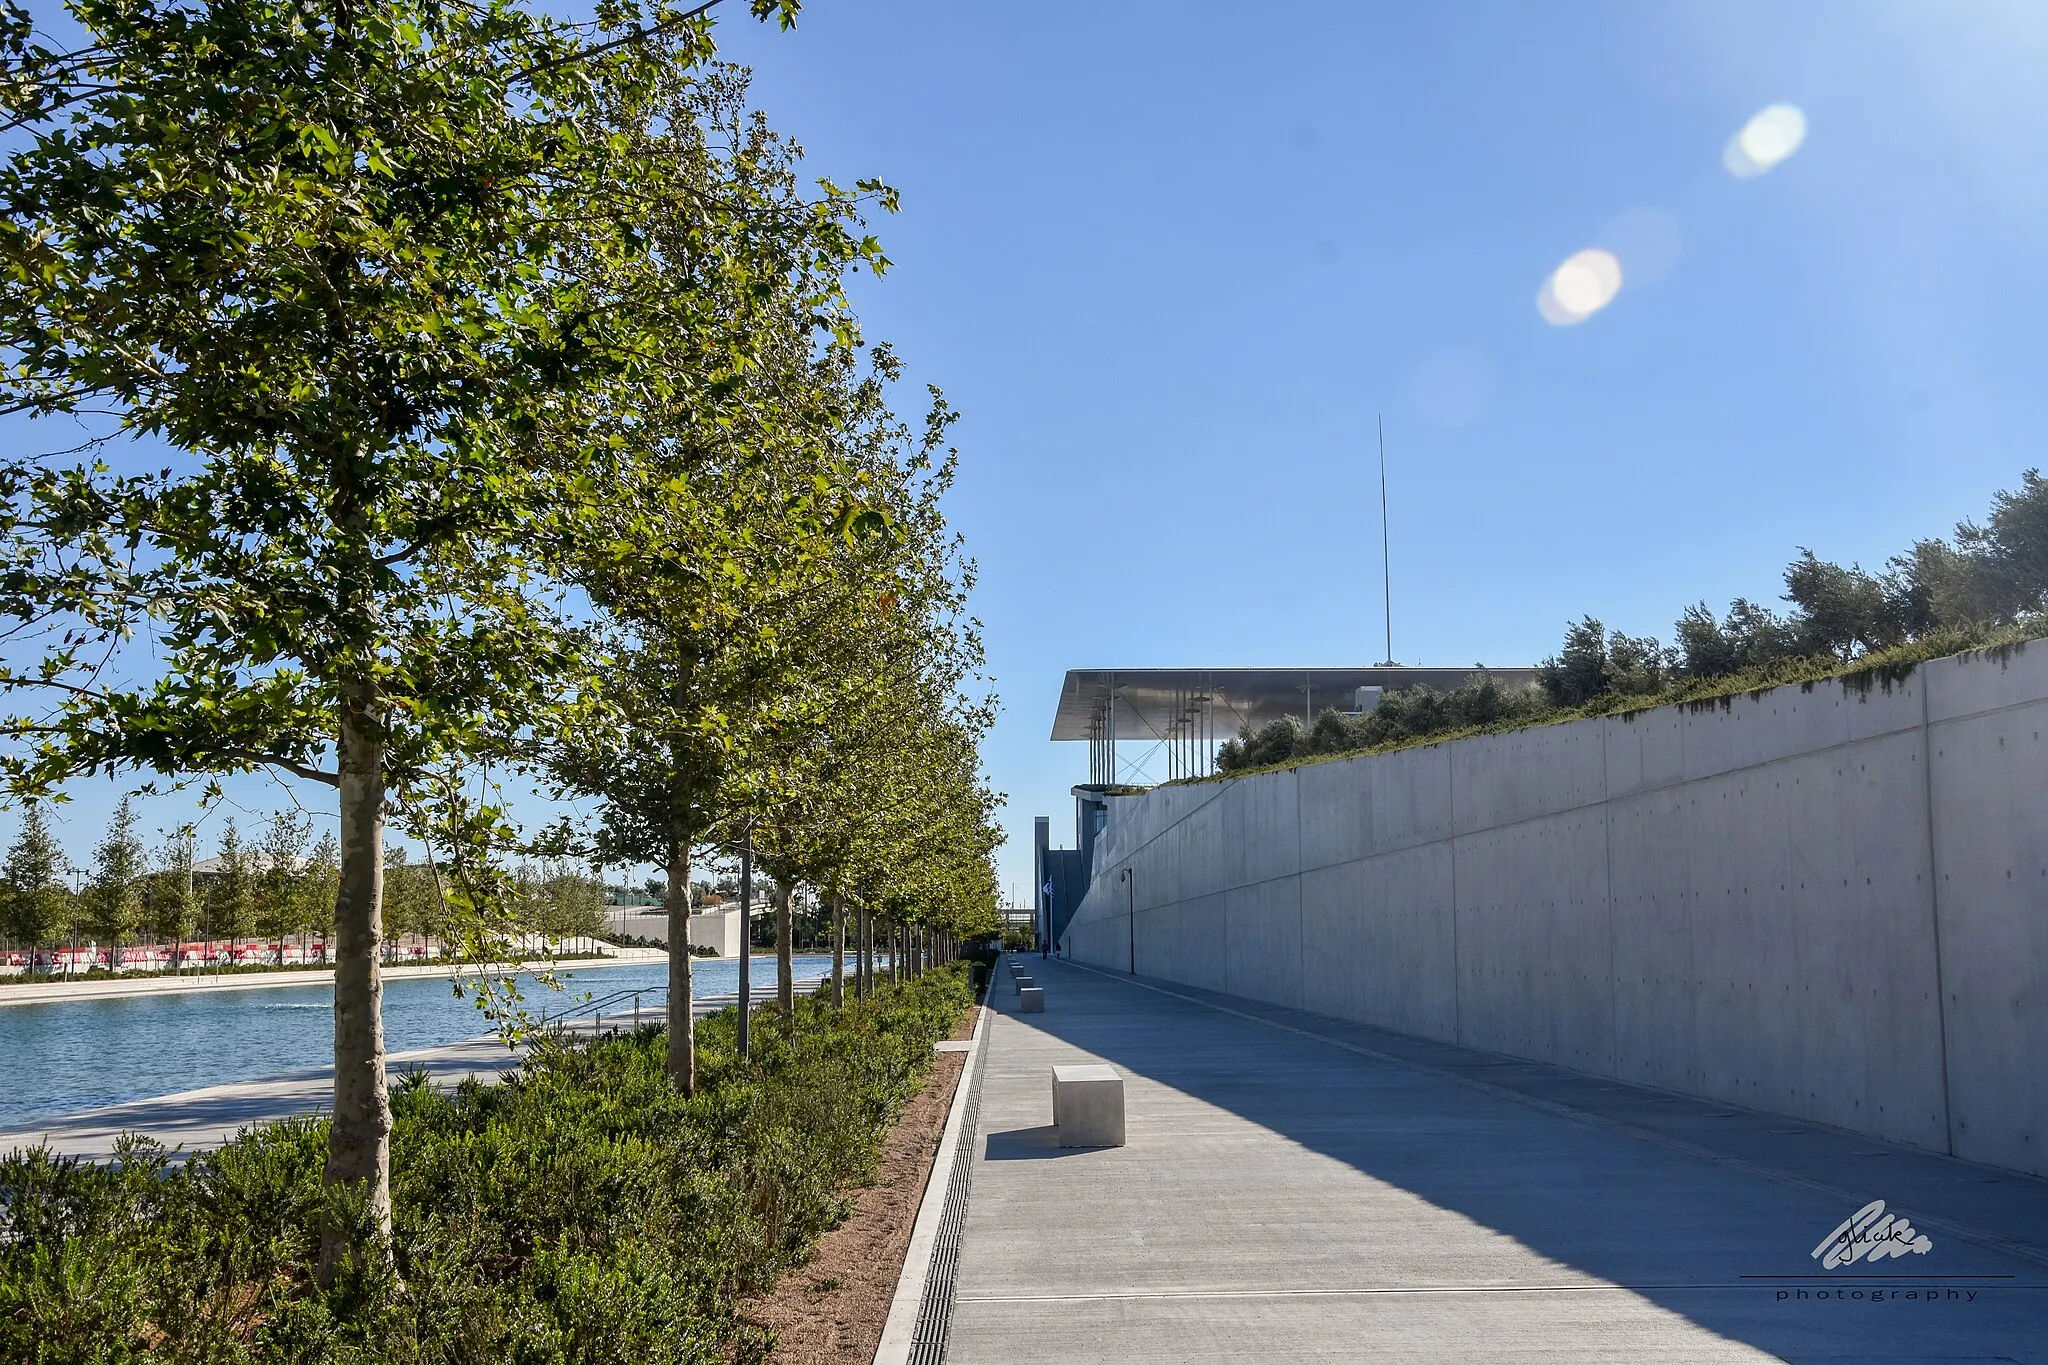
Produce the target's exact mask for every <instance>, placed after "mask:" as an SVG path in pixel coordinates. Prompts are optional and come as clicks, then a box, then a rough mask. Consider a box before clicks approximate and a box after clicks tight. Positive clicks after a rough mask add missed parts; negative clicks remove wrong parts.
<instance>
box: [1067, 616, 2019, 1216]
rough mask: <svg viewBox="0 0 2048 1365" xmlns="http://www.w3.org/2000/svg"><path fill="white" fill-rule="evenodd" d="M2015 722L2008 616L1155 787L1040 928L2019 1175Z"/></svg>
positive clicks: (1080, 942) (1143, 964)
mask: <svg viewBox="0 0 2048 1365" xmlns="http://www.w3.org/2000/svg"><path fill="white" fill-rule="evenodd" d="M2044 733H2048V643H2036V644H2035V645H2033V646H2032V647H2031V648H2028V649H2022V650H2016V651H2013V652H2011V653H2010V654H2009V655H2007V656H2006V657H2004V658H1999V657H1993V656H1986V655H1964V656H1959V657H1956V658H1950V659H1942V660H1937V661H1935V662H1933V663H1930V664H1926V665H1923V666H1921V667H1920V668H1919V669H1918V670H1916V671H1915V672H1914V673H1913V675H1912V676H1911V677H1909V678H1907V679H1906V680H1905V681H1904V682H1902V683H1898V684H1894V685H1893V686H1892V687H1891V688H1890V689H1889V690H1884V689H1881V688H1873V689H1871V690H1870V691H1869V692H1867V693H1865V694H1861V695H1859V694H1857V693H1855V692H1853V691H1849V690H1846V689H1844V688H1843V687H1841V686H1840V685H1839V684H1835V683H1824V684H1821V685H1818V686H1816V687H1814V688H1813V689H1812V690H1811V691H1805V690H1802V689H1801V688H1799V687H1785V688H1779V689H1776V690H1774V691H1770V692H1767V693H1763V694H1761V695H1758V696H1754V697H1749V696H1744V697H1738V698H1735V699H1734V700H1732V701H1730V702H1729V703H1727V704H1726V705H1725V706H1723V705H1720V704H1714V705H1710V706H1707V707H1703V708H1701V709H1697V710H1694V709H1688V708H1684V707H1666V708H1663V709H1660V710H1656V711H1649V712H1644V713H1641V714H1638V715H1636V716H1634V717H1632V718H1623V717H1619V716H1615V717H1605V718H1601V719H1596V720H1586V721H1578V722H1574V723H1572V724H1569V725H1557V726H1549V727H1543V728H1539V729H1533V730H1526V731H1521V732H1518V733H1515V734H1507V735H1497V736H1486V737H1481V738H1477V739H1468V740H1459V741H1456V742H1453V743H1448V744H1442V745H1436V746H1433V747H1430V748H1425V749H1413V750H1408V751H1405V752H1401V753H1394V754H1385V755H1380V756H1375V757H1369V758H1358V759H1349V760H1344V761H1341V762H1333V763H1322V764H1314V765H1310V766H1307V767H1303V768H1298V769H1294V770H1291V771H1286V772H1277V773H1263V774H1259V775H1257V776H1252V777H1244V778H1237V779H1232V780H1229V781H1223V782H1208V783H1200V784H1195V785H1190V786H1179V787H1162V788H1159V789H1157V790H1154V791H1152V792H1149V793H1147V794H1145V795H1143V796H1138V797H1122V798H1116V799H1114V800H1113V801H1112V803H1111V814H1110V823H1109V825H1108V827H1107V828H1106V829H1105V830H1104V831H1103V834H1102V837H1101V842H1100V843H1099V845H1098V846H1097V850H1096V858H1095V868H1096V875H1095V878H1094V880H1093V882H1092V884H1091V885H1090V888H1089V891H1088V895H1087V897H1086V899H1085V900H1084V901H1083V902H1082V904H1081V907H1080V909H1079V912H1078V913H1077V914H1076V916H1075V919H1074V922H1073V924H1072V926H1071V927H1070V929H1069V932H1068V939H1067V941H1068V945H1069V951H1070V952H1072V954H1073V955H1074V956H1075V957H1076V958H1077V959H1079V960H1081V961H1083V962H1090V963H1095V964H1097V965H1100V966H1104V967H1109V968H1115V969H1123V968H1127V967H1129V966H1130V965H1132V963H1133V962H1135V965H1136V969H1137V970H1138V971H1139V972H1141V973H1144V974H1147V975H1151V976H1155V977H1163V978H1166V979H1168V980H1173V981H1181V982H1186V983H1188V984H1191V985H1196V986H1203V987H1207V988H1209V989H1212V990H1218V991H1226V992H1229V993H1231V994H1234V995H1241V996H1247V997H1250V998H1252V999H1257V1000H1264V1001H1270V1002H1273V1003H1276V1004H1283V1005H1291V1006H1295V1007H1298V1008H1301V1009H1306V1010H1312V1011H1315V1012H1318V1013H1321V1014H1327V1015H1331V1016H1334V1017H1337V1018H1341V1019H1352V1020H1358V1021H1361V1022H1364V1023H1369V1024H1375V1025H1378V1026H1380V1027H1383V1028H1389V1029H1395V1030H1399V1031H1401V1032H1404V1033H1413V1034H1420V1035H1423V1036H1425V1037H1431V1038H1442V1039H1445V1040H1449V1041H1455V1042H1459V1043H1464V1044H1467V1045H1470V1046H1473V1047H1480V1048H1487V1049H1491V1050H1493V1051H1497V1052H1504V1053H1508V1054H1511V1055H1514V1056H1520V1057H1529V1058H1533V1059H1537V1060H1540V1061H1545V1062H1551V1063H1555V1064H1558V1065H1562V1066H1568V1067H1573V1068H1576V1069H1578V1070H1582V1071H1588V1072H1593V1073H1596V1074H1600V1075H1606V1076H1615V1077H1619V1078H1622V1079H1626V1080H1630V1081H1638V1082H1642V1083H1645V1084H1650V1085H1656V1086H1662V1087H1666V1088H1668V1089H1672V1090H1679V1091H1685V1092H1688V1093H1692V1094H1698V1095H1704V1096H1710V1097H1713V1098H1716V1099H1722V1100H1727V1101H1730V1102H1734V1103H1738V1104H1743V1105H1748V1106H1751V1107H1754V1108H1758V1109H1764V1110H1769V1111H1772V1112H1777V1113H1783V1114H1789V1115H1794V1116H1797V1117H1800V1118H1805V1119H1812V1120H1817V1121H1819V1122H1823V1123H1829V1124H1834V1125H1838V1126H1840V1127H1843V1128H1849V1129H1853V1130H1856V1131H1860V1132H1866V1133H1871V1134H1875V1135H1877V1136H1881V1137H1885V1138H1890V1139H1893V1140H1896V1141H1900V1142H1907V1143H1911V1144H1914V1145H1916V1146H1921V1147H1927V1148H1932V1149H1934V1150H1937V1151H1946V1152H1952V1153H1954V1154H1955V1155H1957V1156H1962V1157H1968V1158H1970V1159H1973V1160H1977V1161H1983V1162H1987V1163H1990V1164H1993V1165H1998V1166H2005V1167H2010V1168H2012V1169H2015V1170H2021V1171H2028V1172H2032V1173H2034V1174H2037V1175H2048V743H2044V742H2043V739H2042V735H2043V734H2044ZM1127 869H1128V870H1129V872H1130V873H1131V877H1130V879H1129V880H1128V881H1126V880H1124V879H1123V877H1122V874H1123V873H1124V872H1125V871H1126V870H1127ZM1133 909H1134V910H1135V914H1134V915H1133V914H1132V913H1131V910H1133Z"/></svg>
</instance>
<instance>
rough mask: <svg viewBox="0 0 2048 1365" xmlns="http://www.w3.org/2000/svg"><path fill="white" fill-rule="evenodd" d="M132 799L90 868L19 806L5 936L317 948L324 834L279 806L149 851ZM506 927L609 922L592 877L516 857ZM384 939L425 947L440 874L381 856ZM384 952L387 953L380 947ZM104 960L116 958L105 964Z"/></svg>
mask: <svg viewBox="0 0 2048 1365" xmlns="http://www.w3.org/2000/svg"><path fill="white" fill-rule="evenodd" d="M139 824H140V822H139V819H138V817H137V816H136V814H135V810H134V804H133V802H132V800H129V799H125V798H124V799H123V800H122V801H121V803H120V804H119V805H118V806H117V807H116V808H115V811H114V816H113V819H112V820H111V821H110V822H109V824H108V827H107V832H106V834H105V836H104V837H103V838H102V839H101V840H100V842H99V844H98V845H97V846H96V847H95V848H94V849H93V855H92V860H91V864H90V866H88V867H83V868H80V867H76V866H73V865H72V863H71V860H70V859H69V858H68V857H67V856H66V855H65V853H64V851H63V849H62V848H61V847H60V846H59V844H58V842H57V839H56V837H55V834H54V833H53V831H52V830H51V828H50V823H49V820H48V818H47V817H46V816H45V815H44V813H43V810H42V807H40V806H39V805H30V806H28V807H27V808H26V809H25V811H24V812H23V816H22V822H21V830H20V832H19V833H18V834H17V836H16V838H15V840H14V843H13V844H12V845H11V846H10V847H9V848H8V851H7V856H6V861H5V863H4V864H0V945H6V946H11V947H15V948H20V949H24V950H26V952H27V953H28V954H31V955H32V954H34V953H36V952H37V951H38V950H41V949H45V948H49V947H53V946H55V945H58V944H71V945H73V946H76V945H78V944H80V943H87V944H91V945H92V946H93V947H94V948H95V949H98V950H101V951H105V952H107V953H109V954H110V955H118V954H119V953H120V952H121V951H122V950H123V949H125V948H127V947H128V946H129V945H131V944H136V943H145V944H150V945H156V944H172V945H176V944H182V943H187V942H190V941H193V940H202V941H205V942H209V943H212V942H221V943H225V944H227V945H228V947H229V949H230V951H231V952H232V950H233V948H234V946H235V945H236V944H237V943H238V942H240V941H241V940H244V939H247V940H250V941H253V942H258V943H266V944H274V945H277V946H278V947H279V948H282V947H283V945H284V943H285V941H286V940H288V939H290V940H297V941H298V942H300V943H302V944H303V943H305V942H306V941H307V940H308V939H316V940H318V941H319V943H320V944H321V945H322V949H323V951H324V945H325V943H326V941H327V940H328V939H329V938H330V937H331V935H332V933H333V929H334V910H335V887H336V885H337V882H338V880H339V876H340V862H339V856H338V854H339V849H338V846H337V845H336V843H335V840H334V836H333V835H332V834H322V835H321V836H320V837H319V838H318V839H314V838H313V837H312V826H313V822H312V820H311V818H310V817H308V816H306V815H305V814H303V813H301V812H298V811H279V812H276V813H275V814H273V815H272V816H271V817H270V818H269V820H268V821H266V822H265V823H264V825H263V826H262V829H261V832H260V833H259V834H258V835H257V837H256V838H254V839H251V840H245V839H244V838H243V837H242V833H241V830H240V828H239V827H238V826H237V824H236V822H235V821H234V820H233V819H232V818H230V819H228V820H226V821H225V822H224V823H223V824H222V826H221V833H220V844H219V849H218V851H217V852H216V853H215V855H214V856H213V857H212V858H211V859H209V860H207V861H205V862H203V863H202V862H200V861H198V860H197V859H196V856H195V855H196V851H197V840H196V839H195V837H194V835H193V834H192V832H191V831H190V830H189V829H178V830H174V831H172V833H171V834H170V835H169V836H168V837H167V838H165V839H163V840H162V841H161V843H159V845H158V846H157V847H156V848H155V849H150V848H148V847H146V846H145V844H144V843H143V841H142V838H141V837H140V833H139ZM511 888H512V896H511V898H510V903H509V907H508V909H509V914H508V919H509V922H510V923H511V924H512V925H513V926H514V927H515V928H516V929H517V931H518V932H519V933H520V934H521V935H522V938H523V939H525V940H527V941H531V940H532V939H535V938H539V939H544V940H548V941H554V942H560V941H562V940H565V939H569V938H573V937H577V936H590V935H596V934H600V933H602V932H603V931H604V924H605V921H604V909H603V889H602V887H601V886H600V884H599V882H598V881H597V879H596V878H595V877H593V876H591V875H589V874H587V873H584V872H582V871H580V870H579V869H576V868H574V867H572V866H569V865H567V864H564V863H561V862H559V861H554V862H545V863H540V864H532V863H522V864H520V865H519V866H517V867H516V868H515V869H514V870H513V872H512V874H511ZM383 921H384V927H385V931H386V934H387V936H390V935H396V936H410V937H412V938H414V939H417V940H419V941H421V942H423V943H424V942H427V941H430V940H433V939H436V938H439V937H441V936H442V935H443V933H444V931H445V930H446V928H447V924H448V906H447V899H446V896H445V894H444V886H443V882H442V878H441V877H440V875H439V872H438V870H437V869H436V868H435V867H434V866H433V865H432V864H431V863H428V862H425V861H414V860H412V859H410V858H408V856H407V853H406V851H405V850H404V849H403V848H398V847H395V846H394V847H391V848H387V849H386V850H385V854H384V914H383ZM387 955H388V954H387ZM110 965H112V964H111V963H110Z"/></svg>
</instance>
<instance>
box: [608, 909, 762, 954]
mask: <svg viewBox="0 0 2048 1365" xmlns="http://www.w3.org/2000/svg"><path fill="white" fill-rule="evenodd" d="M756 913H759V912H758V911H757V912H756ZM608 922H609V927H610V929H611V930H612V932H614V933H620V934H633V935H635V936H637V937H639V938H645V939H654V940H656V941H659V942H662V943H666V942H667V941H668V916H667V915H665V914H663V913H662V912H661V911H659V910H647V911H643V912H636V913H631V914H626V913H621V912H619V911H616V910H614V911H610V912H608ZM690 944H691V946H692V947H696V948H711V949H714V950H716V952H717V953H718V955H719V956H720V957H738V956H739V954H740V912H739V909H738V908H737V907H734V908H733V909H730V910H710V911H706V912H704V913H702V914H696V915H692V916H690Z"/></svg>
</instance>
